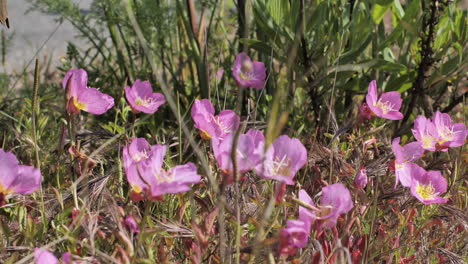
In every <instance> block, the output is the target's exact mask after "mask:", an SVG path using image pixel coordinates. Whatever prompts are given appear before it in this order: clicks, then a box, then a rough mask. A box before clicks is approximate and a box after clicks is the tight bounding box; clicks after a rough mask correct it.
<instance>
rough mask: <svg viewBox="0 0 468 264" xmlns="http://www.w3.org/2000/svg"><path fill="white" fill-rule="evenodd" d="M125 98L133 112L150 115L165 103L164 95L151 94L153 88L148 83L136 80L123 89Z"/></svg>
mask: <svg viewBox="0 0 468 264" xmlns="http://www.w3.org/2000/svg"><path fill="white" fill-rule="evenodd" d="M125 97H126V98H127V101H128V103H129V104H130V106H131V107H132V109H133V111H134V112H137V113H138V112H143V113H147V114H152V113H154V112H156V111H158V108H159V107H160V106H161V105H162V104H164V103H165V102H166V99H165V97H164V95H162V94H160V93H153V88H151V84H150V83H149V82H148V81H143V82H142V81H140V80H136V81H135V83H134V84H133V85H132V87H131V88H130V86H127V87H125Z"/></svg>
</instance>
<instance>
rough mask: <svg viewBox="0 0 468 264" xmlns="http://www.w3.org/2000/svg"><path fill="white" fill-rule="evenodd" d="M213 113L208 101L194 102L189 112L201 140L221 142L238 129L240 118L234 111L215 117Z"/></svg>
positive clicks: (226, 111)
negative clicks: (213, 139) (215, 139)
mask: <svg viewBox="0 0 468 264" xmlns="http://www.w3.org/2000/svg"><path fill="white" fill-rule="evenodd" d="M214 113H215V109H214V107H213V104H211V102H210V100H208V99H202V100H198V99H196V100H195V103H194V104H193V106H192V111H191V114H192V119H193V121H194V122H195V128H198V129H199V130H200V136H201V137H202V138H203V139H206V140H209V139H212V138H217V139H219V140H222V139H224V138H225V137H226V136H227V135H229V134H231V133H233V132H235V131H236V130H237V128H238V127H239V123H240V118H239V116H238V115H237V114H236V113H235V112H234V111H232V110H223V111H221V112H220V113H219V114H218V115H216V116H215V115H214Z"/></svg>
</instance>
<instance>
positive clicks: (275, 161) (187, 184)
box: [0, 52, 468, 264]
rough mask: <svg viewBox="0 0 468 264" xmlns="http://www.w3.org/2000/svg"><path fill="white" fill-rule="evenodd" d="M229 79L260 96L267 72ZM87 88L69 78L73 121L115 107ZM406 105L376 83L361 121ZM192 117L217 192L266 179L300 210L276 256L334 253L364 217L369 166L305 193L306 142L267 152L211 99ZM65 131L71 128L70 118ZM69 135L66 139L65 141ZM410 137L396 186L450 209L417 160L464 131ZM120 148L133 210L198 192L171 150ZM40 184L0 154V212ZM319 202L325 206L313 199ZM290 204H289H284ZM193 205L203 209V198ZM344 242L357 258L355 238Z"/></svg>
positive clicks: (443, 123)
mask: <svg viewBox="0 0 468 264" xmlns="http://www.w3.org/2000/svg"><path fill="white" fill-rule="evenodd" d="M232 74H233V79H234V80H233V81H234V82H235V83H236V84H237V85H238V86H239V87H241V88H246V87H251V88H254V89H262V88H263V87H264V86H265V82H266V68H265V65H264V64H263V63H262V62H257V61H252V60H251V59H250V57H248V56H247V54H246V53H244V52H243V53H240V54H238V55H237V56H236V60H235V62H234V64H233V67H232ZM87 84H88V76H87V73H86V71H84V70H83V69H72V70H70V71H68V72H67V73H66V75H65V77H64V79H63V82H62V86H63V89H64V90H65V98H66V105H65V107H64V111H65V112H66V113H67V117H73V116H76V115H79V114H80V113H81V111H85V112H88V113H91V114H95V115H101V114H104V113H106V112H107V111H109V110H110V109H111V108H112V107H113V106H114V99H113V98H112V97H111V96H110V95H107V94H104V93H102V92H101V91H99V90H98V89H96V88H92V87H88V86H87ZM125 98H126V100H127V103H128V105H129V108H127V109H131V110H132V111H133V113H134V114H135V115H136V114H139V113H145V114H154V113H156V112H157V111H158V109H160V107H162V106H163V105H164V104H165V101H166V98H165V96H164V95H163V94H161V93H154V92H153V89H152V87H151V84H150V82H148V81H141V80H136V81H135V82H134V83H133V85H132V86H127V87H125ZM401 105H402V99H401V96H400V93H398V92H386V93H383V94H381V95H380V96H378V93H377V85H376V81H375V80H374V81H372V82H371V83H370V84H369V87H368V93H367V96H366V102H365V103H363V104H362V106H361V107H360V109H359V117H358V118H359V121H360V122H361V121H365V120H370V119H371V118H372V116H377V117H380V118H384V119H389V120H400V119H402V118H403V114H402V113H401V112H400V108H401ZM129 111H130V110H129ZM191 117H192V120H193V126H194V128H195V129H196V130H198V132H199V135H200V138H201V139H202V140H205V142H209V144H207V149H208V145H209V148H210V153H209V155H208V156H209V157H210V161H213V164H214V163H216V165H217V170H216V171H217V172H218V175H220V176H221V180H220V182H218V183H219V184H220V185H221V186H223V187H225V186H227V185H228V184H232V183H236V184H241V182H240V181H239V180H241V179H243V180H246V179H249V180H252V182H258V178H257V177H259V178H261V179H264V180H263V182H267V183H275V184H273V186H276V187H277V189H276V190H277V191H276V193H275V197H272V198H273V199H272V200H271V201H272V204H274V205H273V207H274V206H276V205H277V204H282V203H283V205H285V204H286V203H284V200H286V201H288V202H290V201H291V200H292V201H293V202H294V204H297V205H298V217H297V218H293V219H288V220H286V218H287V217H288V214H285V215H284V218H283V220H282V221H278V222H277V223H278V224H277V225H276V228H275V229H274V230H275V231H274V233H275V234H277V236H276V239H277V243H276V245H277V249H278V253H279V255H280V256H282V257H285V258H287V257H288V256H290V255H292V254H295V253H296V252H297V251H299V249H301V248H305V247H307V246H308V244H309V240H310V236H311V234H312V235H313V238H314V239H316V240H317V239H320V240H321V242H323V243H322V244H323V245H326V246H324V247H325V248H326V247H327V246H328V247H329V244H327V243H326V242H324V241H325V240H326V238H325V237H326V236H327V232H329V233H333V235H334V236H335V238H337V241H338V240H339V239H338V237H339V233H338V229H340V228H345V227H344V226H345V224H343V223H344V222H345V221H344V220H343V219H345V220H346V219H349V218H351V219H352V220H350V221H348V223H347V224H346V225H349V226H351V225H352V224H354V222H355V221H357V220H356V219H357V216H356V211H358V210H357V209H355V210H353V208H355V206H357V207H359V204H358V202H355V201H356V200H357V201H358V198H357V194H358V193H359V192H361V193H364V194H365V192H363V189H365V188H366V186H367V184H368V183H369V182H372V181H371V180H369V178H368V176H367V173H368V171H367V169H366V167H365V166H364V165H363V164H359V166H356V167H357V168H358V172H357V173H356V176H355V178H354V182H352V183H351V182H350V181H348V182H346V181H345V180H344V181H342V182H336V181H335V180H331V182H330V183H329V182H327V181H325V180H324V179H322V178H320V179H319V180H317V182H318V183H319V184H318V185H314V186H312V187H311V186H305V185H304V186H303V185H301V182H300V181H298V180H297V179H298V178H300V176H297V177H296V175H297V174H298V172H299V171H300V170H301V169H303V168H304V167H305V166H306V165H307V164H308V161H309V159H308V150H307V148H306V146H305V145H304V144H303V143H302V142H301V141H300V139H298V138H291V137H289V136H288V135H280V136H278V137H277V138H275V139H274V140H272V142H271V144H268V142H267V140H266V138H265V135H264V133H263V131H262V130H260V129H256V128H250V129H248V130H247V129H245V126H241V116H239V114H238V113H236V112H235V111H233V110H230V109H224V110H222V111H220V112H217V111H216V110H215V106H214V105H213V104H212V102H211V101H210V100H209V99H196V100H194V103H193V105H192V107H191ZM68 121H70V122H72V118H70V119H69V120H68ZM70 129H72V127H71V128H70ZM245 130H246V131H245ZM72 132H73V131H69V134H71V133H72ZM412 132H413V135H414V138H415V139H416V141H414V142H410V143H408V144H405V145H400V141H401V140H400V138H399V137H397V138H395V139H393V140H392V142H391V149H392V151H393V154H394V156H395V159H394V161H393V163H392V168H393V170H394V172H395V184H394V186H395V187H397V186H398V184H401V185H402V186H404V187H407V188H409V189H410V193H411V195H413V196H414V197H415V198H417V199H418V200H419V201H421V202H422V203H423V204H434V203H446V202H447V201H448V199H447V198H443V197H442V195H443V194H444V193H445V192H446V191H447V181H446V179H445V178H444V176H443V175H442V173H441V172H440V171H434V170H429V171H426V170H425V169H424V168H423V167H421V166H420V163H419V164H418V160H419V159H420V158H421V157H423V156H424V155H426V154H427V153H428V152H430V151H432V152H433V151H442V152H446V151H448V149H449V148H455V147H460V146H462V145H463V144H464V143H465V140H466V137H467V135H468V130H467V129H466V125H465V124H463V123H454V122H453V121H452V119H451V118H450V116H449V115H448V114H446V113H440V112H439V111H437V112H436V113H435V114H434V116H433V117H432V119H429V118H426V117H425V116H418V117H417V118H416V120H415V121H414V128H413V130H412ZM122 140H123V141H124V142H125V144H126V145H124V146H123V148H121V150H122V157H121V158H122V164H123V169H124V172H125V176H126V179H127V181H128V185H129V197H130V199H131V200H133V201H134V202H135V203H137V202H140V201H164V196H165V195H166V196H167V195H169V194H179V195H180V197H182V195H181V193H184V192H189V191H191V190H192V187H193V186H194V185H196V184H199V183H201V182H202V179H203V176H202V175H200V174H199V173H198V169H197V166H196V163H194V162H186V163H184V164H176V165H174V164H173V161H172V160H170V161H168V159H169V158H170V157H169V156H170V155H168V146H166V145H162V144H153V145H152V144H150V142H151V141H152V140H147V139H146V138H143V137H135V133H133V136H132V137H130V138H129V137H125V138H124V139H122ZM374 144H376V143H375V142H374ZM71 145H72V146H71V147H70V150H71V152H70V153H72V155H74V156H73V157H75V158H76V157H80V154H81V153H80V152H79V150H78V148H79V146H76V144H75V142H71ZM119 150H120V149H119ZM332 162H333V157H332ZM332 162H331V163H332ZM181 163H182V162H181ZM94 165H95V164H94ZM94 165H93V166H92V167H94ZM210 165H211V164H210ZM216 165H215V167H216ZM330 166H333V165H330ZM315 169H316V170H319V169H318V168H315ZM91 170H92V168H91ZM80 176H81V174H80ZM41 181H42V175H41V172H40V170H39V169H37V168H34V167H32V166H27V165H21V164H20V162H19V161H18V159H17V157H16V156H15V155H14V154H13V153H11V152H5V151H4V150H2V149H0V206H4V205H5V204H6V202H7V199H10V197H11V194H23V195H25V194H31V193H33V192H34V191H36V190H37V189H38V188H39V187H40V186H41ZM339 181H341V179H340V180H339ZM345 184H348V185H352V186H353V187H354V188H353V187H351V190H352V191H354V192H353V193H352V192H351V191H350V189H348V188H347V187H346V186H345ZM268 185H269V184H268ZM287 186H290V187H287ZM237 187H238V186H237ZM194 188H195V190H194V191H192V192H191V194H195V193H196V192H197V191H198V190H199V188H198V187H197V186H195V187H194ZM197 188H198V189H197ZM286 188H291V189H292V188H296V189H295V190H299V191H298V192H297V195H296V194H295V192H293V195H287V196H285V195H284V194H285V192H286ZM306 190H307V191H306ZM314 190H320V192H318V194H317V195H315V196H312V197H313V198H312V197H311V195H309V194H311V193H312V192H313V191H314ZM308 192H309V193H308ZM352 194H354V196H353V195H352ZM179 195H178V196H179ZM122 196H123V195H122ZM208 196H209V195H208ZM318 196H320V199H318V198H317V197H318ZM284 197H286V198H288V199H289V200H288V199H284V200H283V198H284ZM197 198H198V199H199V200H202V199H201V198H200V197H197ZM130 199H128V201H130ZM275 199H276V200H275ZM314 200H315V201H316V202H314ZM275 201H276V203H274V202H275ZM318 201H319V202H318ZM202 202H204V201H202ZM285 207H286V206H285ZM184 209H185V207H184V206H181V209H180V210H181V212H182V210H184ZM218 209H219V208H217V209H216V210H218ZM216 210H215V211H214V212H211V213H210V215H209V216H208V217H207V218H208V219H214V216H213V215H215V214H217V213H218V212H217V211H216ZM364 210H365V209H364ZM286 211H287V210H283V211H281V212H286ZM77 212H79V209H78V208H74V209H73V211H72V217H74V216H75V215H77V214H79V213H77ZM182 214H183V213H181V215H182ZM181 217H182V216H181ZM119 219H120V220H119V221H118V223H119V225H121V226H123V227H124V228H123V229H124V230H125V229H126V230H127V232H128V233H130V237H131V238H133V237H134V236H135V237H136V236H138V237H140V236H143V235H142V234H144V232H145V230H144V222H145V221H141V222H142V223H143V224H141V225H139V224H138V222H139V220H140V219H141V218H139V216H136V214H130V213H129V214H127V213H122V214H121V218H119ZM213 221H214V220H212V221H211V220H210V221H208V220H207V222H209V224H206V225H205V229H204V230H203V231H201V230H198V229H199V228H198V226H197V225H196V223H195V221H193V223H192V224H193V227H194V228H193V230H194V231H193V232H194V233H196V236H197V239H198V240H199V242H200V241H201V242H200V243H199V244H197V246H196V247H195V246H194V244H191V246H190V250H192V251H194V252H200V251H201V250H202V248H203V247H206V245H207V244H208V243H209V242H208V240H207V239H206V238H205V235H206V234H212V233H213V232H214V231H213V230H214V228H213ZM239 221H240V220H239ZM275 224H276V223H275ZM283 224H284V225H283ZM348 228H349V227H348ZM359 228H360V227H359ZM140 229H141V230H140ZM203 232H204V233H203ZM205 233H206V234H205ZM329 233H328V234H329ZM346 239H348V242H349V245H348V246H349V248H351V246H352V245H351V244H352V243H351V242H350V241H352V237H347V238H346ZM340 241H341V240H340ZM361 242H362V241H361ZM171 243H172V242H171ZM361 244H363V243H360V245H361ZM128 245H132V243H131V242H130V243H128ZM132 250H133V248H132ZM326 250H328V251H327V252H328V253H327V254H329V255H330V256H331V255H333V252H332V250H330V248H328V249H326ZM356 252H357V253H356ZM353 254H355V255H353V260H356V261H357V260H360V259H361V258H360V257H361V256H362V254H361V253H360V251H359V250H355V251H353ZM359 254H361V255H359ZM34 257H35V263H39V264H43V263H79V262H76V261H74V260H73V255H72V254H71V253H70V252H65V253H64V254H63V255H62V256H61V258H60V259H61V260H60V261H59V259H58V258H57V257H56V256H55V255H54V254H52V253H51V252H49V251H47V250H45V249H40V248H36V249H35V251H34Z"/></svg>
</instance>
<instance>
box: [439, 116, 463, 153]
mask: <svg viewBox="0 0 468 264" xmlns="http://www.w3.org/2000/svg"><path fill="white" fill-rule="evenodd" d="M432 122H433V124H434V127H435V131H436V132H437V136H436V140H437V150H441V151H447V149H448V148H456V147H460V146H463V145H464V144H465V140H466V136H467V135H468V130H467V129H466V125H465V124H464V123H453V121H452V119H451V118H450V116H449V115H448V114H446V113H441V112H439V111H437V112H436V113H435V114H434V117H433V118H432Z"/></svg>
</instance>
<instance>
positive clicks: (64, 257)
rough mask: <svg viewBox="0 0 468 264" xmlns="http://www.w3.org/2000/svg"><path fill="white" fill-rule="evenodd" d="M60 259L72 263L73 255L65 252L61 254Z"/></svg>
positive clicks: (68, 263)
mask: <svg viewBox="0 0 468 264" xmlns="http://www.w3.org/2000/svg"><path fill="white" fill-rule="evenodd" d="M62 261H63V262H64V263H66V264H72V263H73V257H72V254H71V253H70V252H68V251H67V252H65V253H63V254H62Z"/></svg>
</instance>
